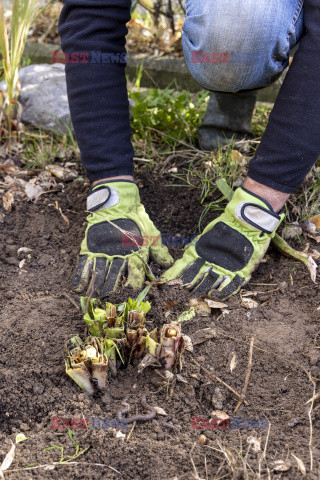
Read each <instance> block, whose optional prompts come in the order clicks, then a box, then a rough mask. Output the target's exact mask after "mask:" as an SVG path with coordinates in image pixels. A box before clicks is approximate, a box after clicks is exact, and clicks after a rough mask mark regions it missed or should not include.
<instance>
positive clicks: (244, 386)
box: [234, 336, 254, 413]
mask: <svg viewBox="0 0 320 480" xmlns="http://www.w3.org/2000/svg"><path fill="white" fill-rule="evenodd" d="M253 343H254V336H252V337H251V340H250V350H249V360H248V367H247V373H246V378H245V381H244V385H243V389H242V392H241V398H240V400H239V403H238V405H237V406H236V408H235V409H234V413H237V411H238V410H239V408H240V406H241V405H242V402H243V401H244V399H245V398H246V393H247V388H248V384H249V378H250V374H251V368H252V354H253Z"/></svg>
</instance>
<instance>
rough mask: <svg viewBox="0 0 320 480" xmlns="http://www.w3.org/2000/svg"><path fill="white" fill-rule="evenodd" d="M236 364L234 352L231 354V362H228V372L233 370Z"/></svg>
mask: <svg viewBox="0 0 320 480" xmlns="http://www.w3.org/2000/svg"><path fill="white" fill-rule="evenodd" d="M237 365H238V361H237V356H236V354H235V353H234V354H233V355H232V358H231V362H230V372H231V373H232V372H233V370H234V369H235V368H236V366H237Z"/></svg>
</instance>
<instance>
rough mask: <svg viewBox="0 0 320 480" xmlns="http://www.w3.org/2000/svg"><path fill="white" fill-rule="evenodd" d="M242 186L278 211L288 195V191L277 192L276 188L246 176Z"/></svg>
mask: <svg viewBox="0 0 320 480" xmlns="http://www.w3.org/2000/svg"><path fill="white" fill-rule="evenodd" d="M243 186H244V188H246V189H247V190H249V192H252V193H254V194H255V195H258V196H259V197H261V198H263V199H264V200H266V201H267V202H269V203H270V205H271V206H272V208H273V210H274V211H275V212H279V211H280V210H281V209H282V207H283V205H284V204H285V203H286V201H287V200H288V198H289V197H290V195H289V194H288V193H283V192H279V191H278V190H274V189H273V188H270V187H267V186H266V185H263V184H262V183H259V182H256V181H255V180H252V179H251V178H249V177H247V179H246V181H245V182H244V185H243Z"/></svg>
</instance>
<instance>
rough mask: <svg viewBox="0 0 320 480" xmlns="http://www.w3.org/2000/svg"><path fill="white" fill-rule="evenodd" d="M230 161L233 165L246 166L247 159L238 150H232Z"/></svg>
mask: <svg viewBox="0 0 320 480" xmlns="http://www.w3.org/2000/svg"><path fill="white" fill-rule="evenodd" d="M230 160H231V161H232V162H233V163H239V164H240V165H244V164H245V158H244V157H243V155H242V154H241V153H240V152H239V151H238V150H231V153H230Z"/></svg>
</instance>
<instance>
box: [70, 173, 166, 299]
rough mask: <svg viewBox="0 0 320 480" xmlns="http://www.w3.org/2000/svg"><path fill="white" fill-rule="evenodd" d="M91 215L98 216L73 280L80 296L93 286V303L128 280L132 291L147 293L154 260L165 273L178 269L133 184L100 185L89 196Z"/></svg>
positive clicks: (90, 225)
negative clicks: (144, 289) (148, 265)
mask: <svg viewBox="0 0 320 480" xmlns="http://www.w3.org/2000/svg"><path fill="white" fill-rule="evenodd" d="M87 210H88V211H90V212H92V213H91V214H90V215H89V216H88V217H87V220H88V226H87V229H86V232H85V238H84V240H83V242H82V244H81V251H80V256H79V260H78V264H77V267H76V269H75V272H74V274H73V277H72V285H73V288H74V289H75V290H76V291H77V292H83V291H84V290H85V289H86V288H87V286H88V284H89V282H90V280H91V284H90V290H91V288H92V283H93V282H94V290H93V294H92V297H93V298H103V297H104V296H106V294H107V293H108V292H111V291H113V290H115V289H116V287H117V285H118V283H119V280H120V277H121V276H122V275H124V276H126V277H127V282H126V285H130V286H131V287H133V288H134V289H137V290H138V289H141V288H142V286H143V283H144V280H145V264H146V262H147V261H148V259H149V254H150V256H151V257H152V258H153V259H154V260H155V261H156V262H157V263H158V264H159V265H161V266H163V267H166V268H168V267H169V266H170V265H172V263H173V258H172V257H171V255H170V254H169V252H168V249H167V247H164V246H163V245H162V242H161V234H160V232H159V230H157V229H156V227H155V226H154V224H153V223H152V221H151V220H150V218H149V216H148V215H147V213H146V211H145V209H144V206H143V205H142V204H141V202H140V196H139V191H138V187H137V186H136V185H135V184H134V183H133V182H129V181H115V182H112V181H111V182H108V183H101V184H98V185H96V186H95V187H94V188H93V189H92V191H91V193H90V195H89V196H88V199H87ZM93 272H95V273H93Z"/></svg>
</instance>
